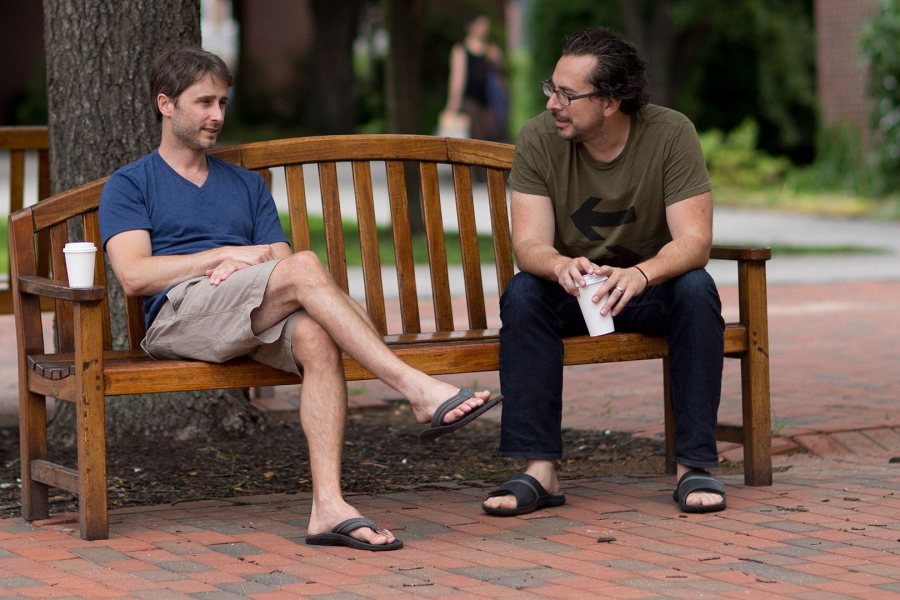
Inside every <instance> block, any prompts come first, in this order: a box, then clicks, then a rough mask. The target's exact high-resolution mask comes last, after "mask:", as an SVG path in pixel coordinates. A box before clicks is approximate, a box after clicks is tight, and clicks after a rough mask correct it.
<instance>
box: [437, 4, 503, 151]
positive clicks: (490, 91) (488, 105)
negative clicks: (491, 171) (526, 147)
mask: <svg viewBox="0 0 900 600" xmlns="http://www.w3.org/2000/svg"><path fill="white" fill-rule="evenodd" d="M490 27H491V23H490V20H489V19H488V18H487V17H486V16H484V15H479V16H478V17H476V18H475V19H474V20H473V21H472V22H470V23H469V24H468V26H467V27H466V36H465V38H464V39H463V41H462V42H461V43H458V44H454V46H453V49H452V50H451V51H450V85H449V92H448V94H447V106H446V107H445V109H444V113H443V115H442V120H444V119H448V120H450V119H452V116H453V115H458V114H459V113H462V114H464V115H465V116H466V117H468V121H469V132H468V136H466V137H471V138H474V139H479V140H492V141H499V140H501V139H503V137H504V136H505V133H506V131H505V130H506V93H505V91H504V89H503V82H502V80H501V77H500V68H501V64H502V56H501V52H500V48H498V47H497V46H496V45H495V44H492V43H490V42H489V41H488V33H489V31H490Z"/></svg>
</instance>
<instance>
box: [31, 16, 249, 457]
mask: <svg viewBox="0 0 900 600" xmlns="http://www.w3.org/2000/svg"><path fill="white" fill-rule="evenodd" d="M44 31H45V35H44V43H45V50H46V56H47V100H48V107H49V127H50V158H51V160H50V165H51V179H52V181H53V192H54V193H56V192H60V191H64V190H67V189H70V188H72V187H75V186H78V185H80V184H83V183H86V182H88V181H93V180H95V179H98V178H100V177H104V176H106V175H109V174H111V173H112V172H113V171H114V170H115V169H117V168H118V167H120V166H122V165H124V164H126V163H128V162H131V161H133V160H135V159H137V158H138V157H140V156H142V155H144V154H146V153H147V152H149V151H150V150H151V149H152V148H153V147H154V146H156V145H157V144H158V142H159V135H160V132H159V125H158V124H157V122H156V118H155V116H154V114H153V109H152V104H151V102H152V99H151V97H150V93H149V92H148V87H149V76H150V66H151V64H152V62H153V59H154V58H155V57H156V56H157V55H158V54H160V53H161V52H162V51H163V50H166V49H169V48H174V47H178V46H187V45H199V44H200V2H199V0H133V1H129V2H109V1H108V0H79V1H78V2H59V1H58V0H45V1H44ZM107 278H108V280H109V281H114V280H115V276H114V275H113V274H112V271H111V270H110V268H109V266H108V265H107ZM110 288H111V290H110V304H111V305H118V306H121V304H122V303H121V298H122V290H121V288H120V287H119V286H118V285H111V286H110ZM111 320H112V321H113V323H112V336H113V346H114V347H116V348H123V347H126V345H127V341H126V340H127V334H126V331H125V326H124V316H123V315H122V314H113V315H111ZM58 404H59V405H64V406H63V407H62V409H61V410H59V411H57V414H56V415H55V416H54V421H53V434H54V436H56V437H58V438H59V439H60V440H61V441H69V442H71V441H72V440H74V431H75V429H74V411H73V410H72V406H71V405H69V404H68V403H64V402H59V403H58ZM106 421H107V431H108V433H109V435H110V438H111V441H112V440H114V439H115V438H117V437H122V438H124V437H125V436H128V435H132V434H145V433H152V435H153V436H159V435H167V436H172V437H175V438H180V439H186V438H197V437H203V436H208V435H210V434H213V433H216V432H221V431H228V432H233V433H250V432H253V431H255V430H258V429H259V428H260V427H261V426H262V424H263V419H262V418H261V415H260V413H259V412H258V411H255V410H253V409H252V408H251V407H250V405H249V402H248V395H247V391H246V390H229V391H215V392H212V393H210V392H200V393H192V394H187V393H185V394H166V395H164V396H162V395H160V396H147V397H129V398H124V397H117V398H112V399H110V400H109V401H107V409H106Z"/></svg>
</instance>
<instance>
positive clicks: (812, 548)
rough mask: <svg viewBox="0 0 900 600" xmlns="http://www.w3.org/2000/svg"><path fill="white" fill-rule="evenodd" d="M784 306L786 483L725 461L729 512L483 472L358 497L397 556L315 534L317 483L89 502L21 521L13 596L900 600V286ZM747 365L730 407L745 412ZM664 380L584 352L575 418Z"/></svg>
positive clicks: (665, 497)
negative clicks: (310, 487) (93, 527)
mask: <svg viewBox="0 0 900 600" xmlns="http://www.w3.org/2000/svg"><path fill="white" fill-rule="evenodd" d="M722 296H723V300H724V303H725V309H724V310H725V311H726V312H728V311H733V310H736V308H735V306H736V298H735V290H734V289H733V288H724V289H723V290H722ZM769 307H770V310H769V315H770V340H771V348H770V350H771V358H772V365H771V368H772V409H773V426H774V428H775V433H776V438H775V442H774V446H775V448H776V450H777V451H778V452H779V454H777V455H776V456H775V470H776V472H775V483H774V485H773V486H771V487H746V486H744V485H743V478H742V475H740V474H735V475H726V476H724V477H723V479H724V480H725V483H726V485H727V489H728V502H729V507H728V509H727V510H726V511H724V512H722V513H716V514H713V515H683V514H680V513H679V512H678V510H677V506H676V505H675V504H674V503H673V502H672V499H671V490H672V486H673V483H674V481H673V480H672V478H671V477H668V476H663V475H660V476H652V477H615V478H612V477H610V478H598V479H591V480H578V481H566V482H564V487H565V491H566V494H567V497H568V504H566V505H565V506H563V507H560V508H556V509H550V510H545V511H540V512H537V513H533V514H531V515H527V516H524V517H517V518H506V519H503V518H498V517H491V516H488V515H485V514H483V513H482V512H481V510H480V507H479V504H480V501H481V499H482V497H483V496H484V494H485V491H486V489H487V488H486V487H485V485H480V484H479V482H467V483H464V484H454V483H450V484H446V485H437V486H435V485H431V486H427V485H426V486H423V487H422V488H420V489H418V490H411V491H409V492H406V493H403V494H387V495H379V496H355V497H354V498H353V502H354V504H356V505H357V506H358V507H359V508H360V510H362V511H363V512H364V514H367V515H368V516H371V517H373V518H374V519H375V520H376V521H378V522H379V523H380V524H381V525H383V526H385V527H388V528H391V529H392V530H394V531H395V532H396V533H397V535H398V537H400V538H402V539H403V540H404V542H405V544H406V546H405V547H404V549H402V550H399V551H396V552H387V553H365V552H358V551H351V550H347V549H341V548H321V547H310V546H306V545H305V544H303V542H302V538H303V536H304V535H305V533H306V530H305V527H306V523H307V520H308V517H309V513H308V507H309V495H308V492H307V491H303V492H299V493H298V494H296V495H271V496H262V497H249V498H248V497H244V498H235V499H232V500H229V501H207V502H193V503H180V504H176V505H166V506H157V507H139V508H131V509H122V510H117V511H113V513H112V515H111V517H112V521H111V538H110V539H109V540H101V541H94V542H86V541H83V540H81V539H80V538H79V537H78V533H77V524H76V523H75V522H74V519H75V515H71V514H66V515H57V516H54V518H52V519H50V520H47V521H44V522H36V523H32V524H28V523H25V522H24V521H22V520H21V519H17V518H11V519H6V520H2V521H0V597H2V598H47V597H55V598H105V597H110V598H148V599H155V598H160V599H163V598H165V599H168V598H206V599H219V598H221V599H228V598H261V599H262V598H267V599H268V598H271V599H275V598H297V597H313V598H314V597H320V598H403V597H429V598H443V597H453V598H503V597H515V598H574V597H604V598H664V597H665V598H680V597H697V596H705V597H716V598H719V597H721V598H729V597H735V598H737V597H747V596H748V595H750V594H756V595H758V597H763V595H764V597H766V598H778V597H782V598H816V599H820V598H863V597H865V598H879V599H880V598H891V597H897V598H900V411H898V410H897V400H898V399H900V368H898V366H900V344H898V343H897V340H898V339H900V314H898V313H900V282H898V281H885V282H854V283H853V284H852V285H839V284H812V285H810V284H785V285H778V286H770V289H769ZM729 362H730V361H729ZM733 368H736V365H733V364H729V365H728V367H727V369H728V370H730V369H733ZM728 370H726V383H725V388H724V389H723V405H722V409H721V411H720V415H721V418H722V420H723V421H727V420H729V419H734V418H735V417H736V415H737V414H739V402H738V400H737V399H738V395H737V394H738V390H737V389H736V386H735V388H734V389H732V387H731V386H732V385H733V382H734V379H735V378H734V377H733V376H729V371H728ZM468 377H469V378H470V380H471V377H472V376H468ZM492 377H495V375H494V374H484V375H483V377H482V376H481V375H478V378H479V381H480V382H482V383H483V384H484V385H492V382H495V381H496V380H495V379H491V378H492ZM660 378H661V375H660V371H659V365H658V364H656V363H654V362H640V363H631V364H615V365H599V366H594V367H576V368H572V369H570V370H569V371H568V372H567V380H566V414H565V420H566V424H567V425H568V426H575V425H576V424H577V425H578V426H579V427H602V428H607V429H613V430H616V431H629V432H633V433H636V434H638V435H659V433H660V432H661V431H662V406H661V403H660V390H661V382H660V381H659V380H660ZM598 382H599V383H600V385H599V387H600V388H602V392H599V393H598V391H597V390H598ZM494 385H495V383H494ZM287 392H288V393H289V392H290V390H287ZM285 393H286V392H285V391H284V390H279V392H278V393H277V394H276V397H275V398H273V399H269V400H267V402H270V403H271V406H272V407H273V409H277V407H278V406H279V403H281V405H286V406H289V405H290V401H289V400H287V399H285V396H284V394H285ZM386 394H389V392H385V391H383V390H380V389H379V387H378V386H377V385H375V384H372V385H370V386H367V389H366V393H364V394H361V395H359V396H357V397H355V398H354V403H355V404H356V405H362V406H365V405H366V403H367V402H379V401H381V400H380V397H383V396H384V395H386ZM735 411H738V412H735ZM492 418H495V416H492ZM720 452H721V453H722V455H723V456H727V457H728V458H732V459H735V458H739V457H740V454H739V453H740V449H739V448H736V447H734V446H731V445H728V444H723V445H722V446H721V447H720ZM563 476H564V473H563ZM492 483H496V482H492ZM751 597H757V596H751Z"/></svg>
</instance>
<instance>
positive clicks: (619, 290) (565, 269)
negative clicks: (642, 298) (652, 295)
mask: <svg viewBox="0 0 900 600" xmlns="http://www.w3.org/2000/svg"><path fill="white" fill-rule="evenodd" d="M554 271H555V272H556V275H557V279H558V281H559V285H561V286H562V288H563V289H564V290H566V292H568V293H569V294H571V295H573V296H577V295H578V294H579V293H580V288H581V287H582V286H584V276H585V275H605V276H606V277H607V279H606V281H604V282H603V283H602V284H600V287H599V288H597V291H596V293H595V294H594V296H593V297H592V298H591V301H592V302H594V303H595V304H596V303H598V302H600V300H601V299H602V298H603V296H605V295H606V293H607V292H609V300H608V301H607V302H606V304H605V305H604V306H603V307H602V308H601V309H600V314H602V315H606V314H609V313H610V312H611V313H612V316H616V315H618V314H619V313H620V312H622V309H623V308H625V306H627V305H628V301H629V300H631V299H632V298H634V297H635V296H637V295H638V294H641V293H642V292H643V291H644V290H645V289H647V287H648V286H649V280H647V279H646V278H645V277H644V275H643V274H641V272H640V271H639V270H638V269H637V268H635V267H629V268H627V269H619V268H617V267H610V266H608V265H604V266H598V265H596V264H594V263H592V262H591V261H590V260H588V259H587V258H585V257H583V256H579V257H577V258H566V259H565V260H563V261H562V262H560V263H559V264H558V265H557V266H556V267H555V269H554Z"/></svg>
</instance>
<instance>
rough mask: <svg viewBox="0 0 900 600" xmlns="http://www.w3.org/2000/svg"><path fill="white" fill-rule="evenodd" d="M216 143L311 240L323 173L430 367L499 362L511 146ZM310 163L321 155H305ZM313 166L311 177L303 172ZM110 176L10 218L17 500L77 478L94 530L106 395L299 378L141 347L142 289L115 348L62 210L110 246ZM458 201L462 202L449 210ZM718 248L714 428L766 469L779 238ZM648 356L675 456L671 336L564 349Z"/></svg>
mask: <svg viewBox="0 0 900 600" xmlns="http://www.w3.org/2000/svg"><path fill="white" fill-rule="evenodd" d="M217 153H218V154H219V155H220V156H222V157H223V158H225V159H227V160H230V161H232V162H234V163H236V164H241V165H243V166H245V167H247V168H249V169H252V170H256V171H258V172H260V173H262V174H264V176H266V177H267V178H269V180H270V181H273V180H275V178H276V176H281V177H283V180H284V185H285V190H286V195H287V199H288V208H289V216H290V222H291V241H292V245H293V247H294V248H295V249H307V248H310V247H311V240H310V233H309V226H308V224H309V221H308V219H309V214H308V213H309V205H310V202H309V200H310V198H309V195H308V193H307V189H308V188H311V187H312V186H313V183H317V184H318V189H319V190H320V197H321V202H322V214H323V218H324V221H325V228H324V229H325V237H326V240H325V241H326V244H325V245H326V254H327V262H328V265H329V268H330V270H331V272H332V274H333V275H334V277H335V280H336V281H337V282H338V283H339V284H340V285H341V286H342V287H343V288H344V289H345V290H347V291H349V292H350V293H351V294H353V295H354V296H356V297H364V298H365V306H366V308H367V310H368V312H369V314H370V316H371V317H372V320H373V322H374V324H375V326H376V327H377V328H378V330H379V331H380V332H381V333H382V335H383V336H384V339H385V341H386V342H387V343H388V344H389V345H390V346H391V348H392V349H393V350H394V351H395V352H396V353H397V354H398V355H399V356H401V357H402V358H403V359H404V360H405V361H406V362H408V363H410V364H411V365H413V366H415V367H417V368H419V369H421V370H423V371H425V372H427V373H430V374H433V375H443V374H451V373H468V372H482V371H494V370H496V369H497V368H498V361H499V336H498V330H497V329H496V328H492V327H496V325H495V324H494V323H491V322H490V319H489V316H495V315H496V314H497V307H496V295H495V294H492V295H490V298H491V303H490V304H488V303H487V302H486V300H485V298H486V296H485V293H484V289H485V284H484V280H483V271H482V262H484V263H491V264H493V265H494V269H493V272H494V274H495V275H494V276H495V278H496V280H495V282H493V283H495V285H492V286H491V288H492V289H494V288H495V289H496V290H498V291H499V292H501V293H502V291H503V290H504V289H505V286H506V284H507V283H508V281H509V280H510V278H511V277H512V275H513V273H514V264H513V256H512V250H511V241H510V234H509V221H508V213H507V190H506V184H505V177H506V174H507V171H508V169H509V168H510V166H511V162H512V156H513V148H512V146H509V145H505V144H496V143H491V142H479V141H473V140H458V139H447V138H437V137H430V136H400V135H357V136H330V137H328V136H326V137H310V138H296V139H289V140H275V141H269V142H258V143H254V144H247V145H243V146H237V147H231V148H227V149H224V150H221V151H218V152H217ZM343 163H348V165H349V166H348V167H347V168H349V169H350V170H351V171H352V174H353V183H352V190H351V192H350V193H349V194H347V193H345V192H346V190H345V189H342V188H341V187H340V185H339V180H340V178H339V177H338V170H339V168H344V167H343ZM382 163H383V164H382ZM404 163H414V164H415V165H416V168H417V171H418V174H419V177H420V181H421V186H420V193H421V198H422V202H423V208H424V217H425V229H426V237H427V246H428V250H429V265H428V268H429V274H430V277H428V279H429V282H428V284H423V283H422V282H421V281H417V277H416V270H415V268H414V264H413V259H412V256H413V252H412V245H411V239H412V235H411V232H410V227H409V223H408V219H407V214H408V213H407V208H408V207H407V202H408V200H407V196H408V194H407V189H406V178H405V175H404ZM304 165H312V167H311V168H309V167H308V168H307V169H304ZM339 165H341V166H340V167H339ZM439 165H446V166H440V167H439ZM473 166H477V167H482V168H484V169H485V172H486V174H487V185H486V192H482V191H481V190H483V188H482V187H481V186H473V183H472V176H471V167H473ZM311 172H312V173H313V174H314V176H315V178H316V179H317V181H316V182H309V181H307V178H311V177H310V173H311ZM373 173H385V177H386V181H387V186H386V187H387V195H388V198H387V199H386V200H387V201H388V202H389V204H390V210H391V217H392V230H393V231H392V235H393V242H394V246H395V252H394V257H395V261H396V267H395V268H394V269H395V271H396V276H397V289H398V294H399V298H398V301H399V302H398V303H399V317H398V318H399V323H394V322H393V321H392V320H391V319H390V318H389V316H388V313H389V311H388V307H389V303H390V300H386V299H385V293H384V280H383V275H382V264H381V259H380V257H379V253H378V241H377V236H376V225H375V204H376V198H375V194H376V192H377V190H378V189H382V188H379V187H378V186H374V185H373ZM104 181H105V180H100V181H96V182H93V183H89V184H86V185H84V186H82V187H80V188H77V189H75V190H71V191H68V192H64V193H61V194H57V195H55V196H52V197H50V198H47V199H46V200H43V201H42V202H40V203H38V204H36V205H33V206H30V207H27V208H24V209H21V210H19V211H17V212H15V213H14V214H12V215H11V216H10V219H9V225H10V227H9V231H10V236H9V237H10V255H11V263H12V273H13V275H12V277H13V280H12V282H13V291H14V294H13V300H14V305H15V313H16V333H17V348H18V369H19V371H18V373H19V395H20V423H21V428H20V438H21V446H22V461H21V462H22V513H23V517H24V518H25V519H27V520H34V519H40V518H45V517H46V516H47V515H48V510H49V508H48V507H49V505H48V486H55V487H60V488H62V489H65V490H68V491H70V492H73V493H76V494H78V496H79V512H80V526H81V535H82V537H83V538H85V539H98V538H105V537H107V535H108V516H107V502H106V434H105V427H104V397H114V396H120V395H131V394H146V393H159V392H174V391H191V390H204V389H216V388H234V387H254V386H270V385H272V386H273V385H284V384H297V383H301V378H299V377H297V376H295V375H292V374H289V373H285V372H282V371H278V370H276V369H272V368H270V367H267V366H264V365H261V364H259V363H256V362H254V361H251V360H248V359H239V360H233V361H230V362H228V363H225V364H210V363H204V362H199V361H189V360H166V361H157V360H153V359H150V358H148V357H147V356H146V355H144V354H143V353H142V352H141V350H140V349H139V343H140V340H141V338H142V336H143V334H144V326H143V314H142V311H141V303H140V301H139V299H134V298H132V299H128V300H127V301H126V302H125V304H126V306H125V307H124V309H125V313H126V316H127V329H128V333H129V348H127V349H113V348H112V345H111V343H110V339H111V335H110V325H109V319H110V317H109V306H108V304H109V297H110V296H109V294H107V289H106V284H107V282H106V277H105V271H104V269H103V268H102V267H100V265H102V262H98V268H97V269H96V270H95V273H96V275H95V283H96V285H95V286H94V287H92V288H87V289H72V288H69V287H68V286H67V285H66V284H65V280H66V278H65V265H64V261H63V258H62V252H61V248H62V246H63V245H64V244H65V243H66V242H67V241H68V238H69V234H68V231H69V228H68V225H67V224H68V223H69V222H70V221H71V220H73V219H74V220H76V221H78V222H79V223H80V224H81V226H82V227H83V230H84V232H85V233H84V239H86V240H90V241H94V242H97V243H98V246H99V224H98V221H97V207H98V203H99V194H100V191H101V189H102V186H103V183H104ZM448 190H449V191H448ZM473 190H476V192H479V193H481V194H482V195H481V196H479V193H473ZM448 196H449V197H448ZM378 200H379V201H383V200H385V199H378ZM476 203H486V206H487V214H489V215H490V216H489V221H490V222H489V223H481V222H478V223H477V224H476V210H475V205H476ZM342 206H344V207H347V206H352V207H354V208H355V220H356V221H357V222H358V224H359V232H360V233H359V240H358V243H359V246H360V252H361V256H362V272H363V277H362V284H361V285H362V289H358V290H357V289H351V288H350V284H349V281H350V278H349V277H348V269H347V267H346V248H347V242H348V241H347V240H345V239H344V230H343V227H342V219H343V217H342V216H341V208H342ZM447 206H450V207H451V208H450V209H449V210H451V211H452V213H447V212H445V211H446V210H448V209H447V208H446V207H447ZM451 217H452V218H454V219H455V220H456V222H457V224H458V228H459V237H460V244H461V253H462V254H461V255H462V272H463V275H462V277H463V279H464V285H465V294H464V296H465V298H464V303H465V309H464V312H465V315H464V317H463V316H461V315H459V314H457V315H454V300H456V304H457V305H458V304H459V300H460V299H459V298H455V299H454V298H453V297H452V296H451V293H450V270H449V268H448V264H447V259H446V251H445V243H446V239H445V228H444V223H445V222H446V221H447V220H449V219H450V218H451ZM485 228H489V229H490V232H491V236H492V237H491V239H492V243H493V256H491V257H486V258H485V259H482V257H481V256H480V251H479V249H478V245H477V235H478V233H479V232H480V231H483V230H484V229H485ZM36 236H47V238H48V239H49V241H50V254H49V259H48V261H49V273H51V275H50V276H46V275H44V274H42V273H41V270H40V269H41V268H42V261H41V259H40V257H39V256H38V255H37V253H36V252H35V239H36ZM712 255H713V258H715V259H726V260H731V261H735V263H736V266H737V271H738V281H739V283H738V288H739V318H738V320H737V321H735V322H730V323H728V324H727V325H726V334H725V347H724V349H723V351H724V354H725V356H728V357H731V358H737V359H739V360H740V361H741V364H742V369H741V379H742V402H743V425H742V426H729V425H722V426H720V428H719V432H718V433H719V438H720V439H722V440H726V441H731V442H737V443H742V444H743V446H744V467H745V469H744V475H745V481H746V482H747V483H748V484H750V485H769V484H771V481H772V464H771V456H770V427H771V425H770V416H769V379H768V377H769V367H768V329H767V327H768V326H767V314H766V311H767V309H766V281H765V265H766V261H767V260H768V259H769V258H770V252H769V250H768V249H766V248H733V247H716V248H714V250H713V254H712ZM97 256H98V261H101V260H102V259H103V252H102V249H101V251H100V252H98V255H97ZM52 274H57V275H52ZM42 299H43V301H44V302H45V303H46V302H47V300H48V299H50V300H51V301H52V302H53V303H54V306H55V307H56V318H57V326H56V334H57V336H56V344H55V347H54V348H46V347H45V344H44V331H43V324H42V319H41V307H40V303H41V301H42ZM423 307H426V308H428V310H427V311H425V310H424V308H423ZM457 312H458V311H457ZM425 313H427V314H425ZM394 320H396V318H395V319H394ZM460 322H463V323H464V324H463V325H460ZM432 323H433V324H432ZM645 359H662V361H663V366H664V368H663V381H664V390H665V396H666V397H665V398H664V399H663V400H664V401H665V406H666V411H665V412H666V432H667V435H666V448H667V468H668V469H669V470H670V471H671V470H673V469H674V461H673V458H672V457H673V453H674V446H673V424H672V423H673V420H672V415H671V410H670V407H669V404H670V402H669V399H668V390H669V385H668V375H667V373H668V371H667V367H668V365H667V359H666V343H665V341H664V340H663V339H662V338H659V337H653V336H646V335H641V334H634V333H613V334H610V335H607V336H603V337H599V338H591V337H588V336H582V337H575V338H569V339H567V340H565V363H566V364H567V365H577V364H592V363H603V362H618V361H630V360H645ZM344 368H345V372H346V375H347V379H348V380H364V379H372V374H371V373H369V372H368V371H366V370H365V369H364V368H362V367H361V366H360V365H359V364H357V363H356V362H355V361H353V360H352V359H350V358H349V357H345V359H344ZM47 397H53V398H59V399H62V400H66V401H70V402H74V403H75V404H76V406H77V411H76V414H77V425H76V426H77V439H78V464H77V465H76V468H71V467H68V466H64V465H57V464H54V463H52V462H50V461H49V460H48V459H47V456H48V448H47V446H48V440H47V432H46V425H47V417H46V399H47Z"/></svg>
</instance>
